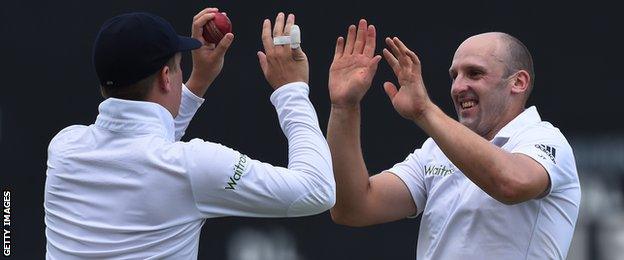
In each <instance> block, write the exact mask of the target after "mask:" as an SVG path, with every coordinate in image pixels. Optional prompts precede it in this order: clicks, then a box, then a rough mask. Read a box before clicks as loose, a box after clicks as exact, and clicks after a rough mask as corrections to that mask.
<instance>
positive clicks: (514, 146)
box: [388, 107, 581, 260]
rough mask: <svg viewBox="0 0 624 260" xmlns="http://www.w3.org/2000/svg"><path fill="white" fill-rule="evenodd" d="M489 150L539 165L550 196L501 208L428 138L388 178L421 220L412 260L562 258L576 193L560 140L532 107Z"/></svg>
mask: <svg viewBox="0 0 624 260" xmlns="http://www.w3.org/2000/svg"><path fill="white" fill-rule="evenodd" d="M491 142H492V143H493V144H494V145H497V146H499V147H501V148H502V149H503V150H505V151H508V152H511V153H522V154H526V155H528V156H529V157H531V158H533V159H534V160H535V161H537V162H538V163H540V164H541V165H542V166H543V167H544V168H545V169H546V171H547V172H548V175H549V177H550V183H551V187H550V190H549V191H548V194H547V195H546V196H544V197H542V198H539V199H533V200H529V201H526V202H523V203H519V204H515V205H505V204H503V203H501V202H499V201H497V200H495V199H494V198H492V197H490V196H489V195H488V194H487V193H485V192H484V191H483V190H481V188H479V187H478V186H476V185H475V184H474V183H473V182H472V181H470V179H468V178H467V177H466V176H464V174H463V173H462V172H461V170H460V169H458V168H457V167H456V166H455V165H453V163H452V162H451V161H450V160H449V159H448V158H447V157H446V156H445V155H444V153H442V151H441V150H440V148H439V147H438V146H437V145H436V143H435V142H434V141H433V139H431V138H429V139H427V140H426V141H425V143H424V144H423V146H422V148H420V149H416V150H415V151H414V153H412V154H410V155H409V156H408V157H407V159H406V160H405V161H404V162H401V163H398V164H396V165H395V166H394V167H393V168H392V169H390V170H388V171H390V172H392V173H394V174H396V175H397V176H399V178H401V179H402V180H403V182H405V184H406V185H407V187H408V189H409V191H410V193H411V194H412V198H413V199H414V202H415V204H416V207H417V209H418V212H417V214H421V213H422V214H423V215H422V221H421V223H420V231H419V235H418V245H417V253H416V255H417V259H462V260H471V259H475V260H476V259H479V260H480V259H505V260H509V259H565V258H566V255H567V252H568V248H569V246H570V242H571V240H572V234H573V233H574V226H575V224H576V219H577V216H578V211H579V205H580V200H581V188H580V185H579V179H578V176H577V172H576V164H575V161H574V155H573V153H572V148H571V147H570V145H569V144H568V142H567V141H566V139H565V137H564V136H563V134H561V132H560V131H559V129H557V128H555V127H553V126H552V125H551V124H550V123H548V122H544V121H542V120H541V118H540V116H539V114H538V113H537V109H536V108H535V107H530V108H528V109H526V110H525V111H524V112H522V113H521V114H520V115H518V116H517V117H516V118H515V119H513V120H512V121H511V122H509V123H508V124H507V125H506V126H505V127H503V128H502V129H501V130H500V131H499V132H498V133H497V134H496V136H495V137H494V139H492V141H491Z"/></svg>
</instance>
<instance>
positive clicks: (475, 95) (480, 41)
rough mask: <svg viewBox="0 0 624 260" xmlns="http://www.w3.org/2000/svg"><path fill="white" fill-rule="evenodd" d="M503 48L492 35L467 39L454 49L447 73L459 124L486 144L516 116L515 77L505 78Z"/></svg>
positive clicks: (481, 35) (487, 34)
mask: <svg viewBox="0 0 624 260" xmlns="http://www.w3.org/2000/svg"><path fill="white" fill-rule="evenodd" d="M504 48H505V45H504V44H503V42H502V41H501V40H500V37H498V36H497V35H496V34H495V33H486V34H480V35H477V36H473V37H470V38H468V39H467V40H466V41H464V42H463V43H462V44H461V45H460V46H459V48H457V51H456V52H455V56H454V57H453V62H452V64H451V68H450V69H449V73H450V76H451V79H452V80H453V83H452V87H451V97H452V99H453V103H454V105H455V110H456V111H457V115H458V118H459V122H460V123H462V124H463V125H465V126H466V127H468V128H470V129H471V130H472V131H474V132H475V133H477V134H479V135H480V136H482V137H484V138H486V139H488V140H490V139H492V138H493V137H494V135H495V134H496V133H497V132H498V131H499V130H500V129H501V128H502V127H503V126H504V125H506V124H507V123H508V122H509V121H511V120H512V119H513V118H514V117H515V116H516V115H517V114H519V112H517V113H516V112H515V111H518V109H519V108H518V107H517V106H518V105H517V104H520V103H519V102H518V100H517V99H518V97H517V96H514V95H513V93H512V86H513V83H512V81H511V80H510V79H513V78H514V75H511V76H507V75H505V74H506V71H507V70H506V65H505V60H506V58H507V57H506V56H505V51H504ZM521 106H523V105H522V104H520V108H521ZM520 111H521V110H520Z"/></svg>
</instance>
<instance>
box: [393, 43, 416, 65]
mask: <svg viewBox="0 0 624 260" xmlns="http://www.w3.org/2000/svg"><path fill="white" fill-rule="evenodd" d="M392 42H394V44H395V45H396V46H397V47H398V49H399V53H398V58H399V63H401V64H403V65H406V66H409V65H412V59H411V58H410V56H409V53H410V52H412V51H411V50H410V49H408V48H407V46H405V44H403V42H402V41H401V40H400V39H399V38H398V37H394V38H393V39H392Z"/></svg>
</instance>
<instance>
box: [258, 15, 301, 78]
mask: <svg viewBox="0 0 624 260" xmlns="http://www.w3.org/2000/svg"><path fill="white" fill-rule="evenodd" d="M293 24H295V15H293V14H289V15H288V18H287V19H286V24H284V13H281V12H280V13H279V14H278V15H277V17H276V18H275V27H273V36H271V21H270V20H269V19H265V20H264V23H263V24H262V45H263V46H264V52H262V51H259V52H258V60H259V61H260V67H261V68H262V72H263V73H264V77H265V78H266V79H267V81H268V82H269V85H271V87H272V88H273V89H278V88H279V87H281V86H283V85H285V84H288V83H291V82H297V81H302V82H305V83H308V79H309V67H308V58H307V57H306V55H305V53H304V52H303V51H302V50H301V47H299V48H297V49H294V50H293V49H291V48H290V45H288V44H287V45H277V46H276V45H273V37H277V36H286V35H290V29H291V26H292V25H293Z"/></svg>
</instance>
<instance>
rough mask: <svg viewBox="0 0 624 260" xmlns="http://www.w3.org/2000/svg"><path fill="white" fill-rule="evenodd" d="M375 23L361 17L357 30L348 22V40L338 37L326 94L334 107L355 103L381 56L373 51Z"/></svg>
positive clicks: (350, 105) (371, 79) (349, 105)
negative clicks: (368, 23)
mask: <svg viewBox="0 0 624 260" xmlns="http://www.w3.org/2000/svg"><path fill="white" fill-rule="evenodd" d="M375 35H376V32H375V27H374V26H373V25H367V23H366V20H364V19H361V20H360V22H359V24H358V27H357V31H356V27H355V25H351V26H349V31H348V34H347V40H346V43H345V40H344V38H342V37H338V40H337V41H336V51H335V53H334V61H333V62H332V64H331V67H330V69H329V97H330V99H331V102H332V106H333V107H352V106H358V105H359V104H360V100H362V98H363V97H364V94H366V91H367V90H368V89H369V88H370V85H371V83H372V81H373V76H374V75H375V72H376V71H377V65H378V64H379V61H380V60H381V56H379V55H375Z"/></svg>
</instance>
